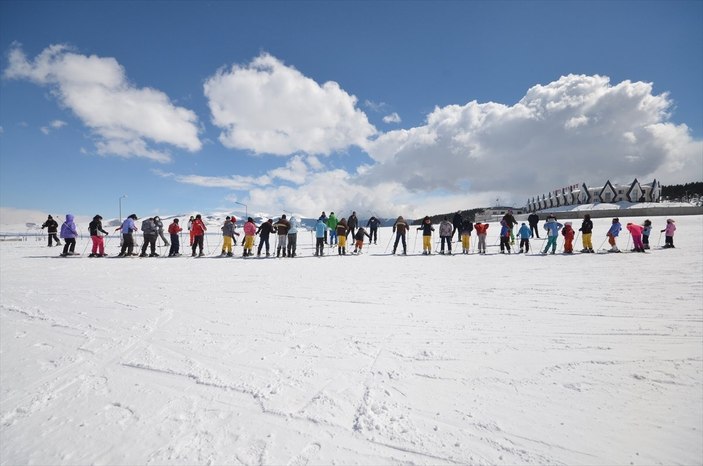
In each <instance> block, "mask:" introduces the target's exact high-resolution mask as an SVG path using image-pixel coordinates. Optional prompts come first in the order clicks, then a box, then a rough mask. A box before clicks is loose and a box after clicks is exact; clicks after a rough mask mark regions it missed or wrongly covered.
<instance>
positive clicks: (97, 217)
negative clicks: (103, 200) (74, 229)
mask: <svg viewBox="0 0 703 466" xmlns="http://www.w3.org/2000/svg"><path fill="white" fill-rule="evenodd" d="M102 219H103V218H102V217H101V216H100V215H96V216H95V217H93V220H102Z"/></svg>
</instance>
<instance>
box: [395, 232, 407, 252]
mask: <svg viewBox="0 0 703 466" xmlns="http://www.w3.org/2000/svg"><path fill="white" fill-rule="evenodd" d="M401 240H402V241H403V252H406V251H407V249H408V246H407V244H405V232H403V233H396V234H395V244H393V254H395V250H396V249H398V242H400V241H401Z"/></svg>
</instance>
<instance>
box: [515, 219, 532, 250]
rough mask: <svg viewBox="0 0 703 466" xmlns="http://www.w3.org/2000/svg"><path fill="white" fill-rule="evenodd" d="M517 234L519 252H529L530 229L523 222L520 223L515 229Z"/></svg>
mask: <svg viewBox="0 0 703 466" xmlns="http://www.w3.org/2000/svg"><path fill="white" fill-rule="evenodd" d="M517 235H518V236H519V237H520V252H521V253H522V252H525V253H526V254H527V253H528V252H530V236H532V229H531V228H530V227H528V226H527V225H525V223H524V222H523V223H522V225H520V229H519V230H518V231H517Z"/></svg>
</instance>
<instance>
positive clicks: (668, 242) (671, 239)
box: [664, 236, 674, 248]
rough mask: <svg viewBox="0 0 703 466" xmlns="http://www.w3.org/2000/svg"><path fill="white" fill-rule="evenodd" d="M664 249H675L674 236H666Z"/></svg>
mask: <svg viewBox="0 0 703 466" xmlns="http://www.w3.org/2000/svg"><path fill="white" fill-rule="evenodd" d="M664 247H665V248H673V247H674V237H673V236H665V237H664Z"/></svg>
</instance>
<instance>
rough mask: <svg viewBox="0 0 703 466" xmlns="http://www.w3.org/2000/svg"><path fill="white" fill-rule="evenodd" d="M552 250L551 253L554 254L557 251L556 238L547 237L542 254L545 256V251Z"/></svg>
mask: <svg viewBox="0 0 703 466" xmlns="http://www.w3.org/2000/svg"><path fill="white" fill-rule="evenodd" d="M550 247H551V248H552V253H554V252H556V250H557V237H556V236H547V246H545V248H544V251H542V253H544V254H546V253H547V251H549V248H550Z"/></svg>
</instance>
